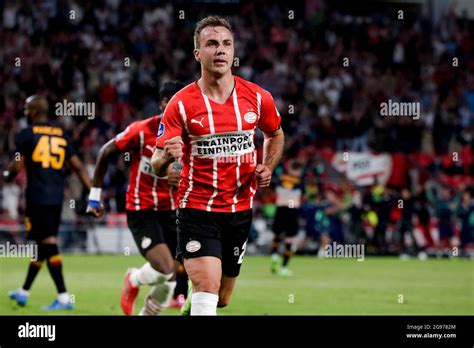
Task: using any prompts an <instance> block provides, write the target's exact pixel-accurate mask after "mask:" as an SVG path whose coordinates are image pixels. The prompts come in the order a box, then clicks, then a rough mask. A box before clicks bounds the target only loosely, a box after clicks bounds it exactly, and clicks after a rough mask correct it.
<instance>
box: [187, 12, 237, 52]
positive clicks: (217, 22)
mask: <svg viewBox="0 0 474 348" xmlns="http://www.w3.org/2000/svg"><path fill="white" fill-rule="evenodd" d="M206 27H224V28H226V29H227V30H229V31H230V32H231V34H232V35H234V33H233V32H232V26H231V25H230V23H229V21H228V20H227V19H225V18H222V17H219V16H216V15H213V16H207V17H205V18H203V19H201V20H200V21H199V22H197V24H196V29H195V30H194V48H198V47H199V35H200V34H201V31H202V30H203V29H204V28H206Z"/></svg>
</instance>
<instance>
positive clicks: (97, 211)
mask: <svg viewBox="0 0 474 348" xmlns="http://www.w3.org/2000/svg"><path fill="white" fill-rule="evenodd" d="M104 213H105V208H104V205H103V204H102V203H100V204H99V207H93V206H92V205H90V204H88V205H87V209H86V214H87V215H92V216H94V217H96V218H97V219H98V218H100V217H102V216H103V215H104Z"/></svg>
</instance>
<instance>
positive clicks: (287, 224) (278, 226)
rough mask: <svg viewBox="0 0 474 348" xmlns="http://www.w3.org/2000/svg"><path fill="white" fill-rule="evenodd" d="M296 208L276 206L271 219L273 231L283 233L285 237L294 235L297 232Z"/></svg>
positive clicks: (277, 233) (278, 233)
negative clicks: (273, 218)
mask: <svg viewBox="0 0 474 348" xmlns="http://www.w3.org/2000/svg"><path fill="white" fill-rule="evenodd" d="M298 216H299V215H298V209H294V208H289V207H278V208H277V211H276V213H275V220H274V221H273V233H275V234H276V235H281V234H284V235H285V236H286V237H294V236H296V235H297V234H298V230H299V224H298Z"/></svg>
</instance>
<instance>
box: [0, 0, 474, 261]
mask: <svg viewBox="0 0 474 348" xmlns="http://www.w3.org/2000/svg"><path fill="white" fill-rule="evenodd" d="M190 6H191V5H189V6H188V5H186V6H184V5H183V6H182V8H181V7H180V5H172V4H171V2H162V1H160V2H158V1H138V2H134V3H133V5H132V3H130V2H127V1H121V0H105V1H102V2H99V3H96V2H94V1H81V2H76V1H69V2H60V1H55V0H44V1H39V2H33V1H25V2H18V1H13V0H10V1H6V2H5V3H4V7H3V9H2V13H1V21H2V22H1V25H2V30H1V31H0V41H2V42H3V44H2V46H3V47H2V49H1V50H0V61H1V62H2V67H3V69H2V72H1V73H0V84H1V85H2V90H1V94H2V97H1V98H0V153H1V154H2V155H1V158H0V161H1V162H0V167H2V168H3V169H4V168H5V166H6V164H7V162H8V160H9V158H10V157H11V156H12V155H13V152H14V135H15V133H17V132H18V131H19V130H20V129H22V128H23V127H25V126H26V120H25V118H24V117H23V104H24V100H25V98H26V97H27V96H29V95H31V94H35V93H38V92H40V93H42V94H44V95H46V96H47V97H48V99H49V100H50V105H51V107H50V113H51V117H55V118H57V119H58V121H59V122H60V123H61V124H62V126H63V127H64V128H65V129H66V130H67V131H68V132H69V133H70V136H71V138H72V140H73V142H74V145H75V148H76V150H77V151H78V153H79V155H80V157H81V158H82V159H83V160H84V162H85V164H86V166H87V168H88V170H89V172H90V174H92V171H93V167H94V163H95V160H96V155H97V153H98V150H99V148H100V147H101V146H102V145H103V144H104V143H105V141H106V140H107V139H110V138H112V137H113V136H114V135H115V134H117V133H118V132H119V131H121V130H123V129H124V128H125V127H126V126H127V125H128V124H129V123H131V122H133V121H135V120H138V119H143V118H146V117H149V116H152V115H156V114H159V113H160V112H161V111H160V110H159V105H158V95H157V91H158V88H159V86H160V85H161V84H162V83H163V82H165V81H168V80H175V79H176V80H181V81H183V82H186V83H189V82H192V81H193V80H194V79H195V77H196V74H197V73H198V70H197V69H198V64H196V62H195V61H194V57H193V55H192V50H193V42H192V28H193V25H194V23H195V21H196V19H197V18H200V17H203V16H204V15H205V14H206V13H208V12H209V10H210V9H209V7H208V6H202V5H199V6H198V5H196V4H195V5H192V6H191V7H190ZM209 6H210V5H209ZM214 6H216V5H214ZM235 9H236V10H235V11H232V14H230V13H229V14H227V15H228V17H229V19H230V21H231V23H232V24H233V26H234V31H235V39H236V58H237V59H236V61H235V69H234V71H235V73H236V74H238V75H241V76H242V77H244V78H246V79H249V80H252V81H255V82H256V83H258V84H259V85H260V86H262V87H263V88H265V89H267V90H269V91H270V92H271V93H272V95H273V96H274V97H275V101H276V104H277V106H278V109H279V111H280V113H281V115H282V127H283V129H284V131H285V135H286V147H285V153H284V158H283V159H282V163H286V162H287V161H288V160H291V159H295V158H298V159H300V160H301V164H302V166H303V167H304V170H303V174H302V182H303V188H304V195H303V202H302V203H303V204H302V206H301V210H300V212H301V217H302V219H303V220H304V221H305V222H306V223H305V224H302V226H305V225H306V232H307V234H308V236H309V237H311V238H316V239H317V240H318V242H319V241H320V238H321V235H323V236H324V235H327V236H328V238H329V239H328V240H333V241H337V242H348V241H364V242H367V243H369V245H370V246H371V247H373V249H374V250H379V251H383V252H390V250H391V247H393V245H398V247H397V249H396V250H402V251H404V250H405V248H404V245H405V244H404V243H403V242H400V241H403V232H402V233H396V231H401V230H403V229H407V230H408V229H409V230H412V228H411V227H410V226H409V225H408V227H407V224H410V223H411V220H412V217H414V216H416V217H417V218H418V219H417V225H419V226H421V230H422V231H424V232H423V235H424V239H425V242H424V243H421V244H423V245H424V247H427V246H428V247H429V246H433V247H435V248H438V249H439V247H441V244H440V243H438V242H437V241H436V238H435V240H432V239H430V238H431V235H430V233H429V230H430V228H431V227H430V226H431V224H432V222H431V219H430V217H431V218H437V219H438V220H439V224H437V226H438V225H442V226H441V227H437V228H438V229H439V230H440V233H439V234H440V236H441V237H446V236H447V237H449V238H448V239H450V238H451V237H452V236H453V233H454V235H456V234H458V235H459V236H458V237H459V238H458V240H460V242H461V245H462V246H463V247H464V246H467V245H468V244H469V243H470V242H471V243H472V242H473V241H474V212H473V209H474V203H473V196H472V190H470V189H469V185H471V184H473V183H474V182H473V173H474V160H473V154H472V149H473V142H474V137H473V134H474V122H473V120H474V74H473V72H474V58H473V57H474V55H473V54H472V53H473V50H474V27H473V24H472V23H471V22H469V21H468V20H467V19H463V18H456V17H455V16H454V15H453V14H451V13H448V14H446V15H445V16H443V17H442V18H441V19H440V21H439V22H438V23H435V24H433V23H432V22H430V21H429V20H428V19H424V18H422V17H421V16H418V15H410V14H409V13H406V17H405V18H404V20H400V19H399V18H397V16H396V15H395V14H393V13H379V14H378V15H371V16H365V15H363V14H361V15H360V16H354V15H347V14H344V12H343V11H336V10H334V9H333V8H332V7H331V5H330V4H329V3H323V2H319V1H312V0H307V1H305V2H301V3H297V4H295V7H294V9H293V10H294V13H292V12H289V10H288V8H287V7H286V6H283V5H277V4H268V3H266V2H259V1H257V2H250V1H249V2H243V3H242V4H241V5H240V6H238V7H237V6H236V7H235ZM224 15H226V13H224ZM388 99H391V100H394V101H399V102H420V106H421V117H420V118H419V119H417V120H416V119H412V118H410V117H381V116H380V104H381V103H382V102H386V101H387V100H388ZM63 100H67V101H72V102H91V103H95V104H94V105H95V115H94V117H86V116H84V115H83V116H78V117H58V116H57V115H55V108H54V105H55V104H56V103H57V102H61V103H62V102H63ZM259 137H260V139H261V135H259ZM324 151H332V152H334V151H349V152H373V153H392V154H402V155H403V156H405V158H407V160H408V161H409V162H410V163H411V166H410V168H411V169H412V170H414V171H415V172H417V173H418V175H416V176H415V177H416V178H417V179H416V180H414V179H413V178H412V179H411V180H405V182H404V184H403V185H402V186H398V187H384V186H383V185H381V184H379V183H377V182H376V181H375V182H374V183H373V184H372V185H370V186H366V187H364V188H355V186H354V185H353V184H352V183H350V182H349V181H348V180H345V179H344V178H340V180H338V182H337V183H335V182H334V178H333V177H330V176H328V175H326V170H327V168H328V167H329V164H328V162H327V161H325V160H324V159H323V157H322V156H319V154H320V153H321V152H324ZM453 153H456V154H459V158H460V159H459V160H458V159H456V160H453ZM112 167H113V168H112V170H110V171H109V173H108V175H107V177H106V181H105V187H106V190H105V191H106V195H105V203H106V208H107V210H108V211H112V212H122V211H124V209H125V191H126V186H127V161H126V158H124V157H118V158H117V159H116V160H115V161H114V163H113V166H112ZM282 167H283V165H282ZM281 171H282V168H279V170H278V171H277V173H276V174H275V184H277V183H278V173H279V172H281ZM76 180H77V179H76V178H75V177H74V176H70V178H69V184H68V189H67V191H66V192H65V194H66V197H68V198H72V199H75V200H76V201H77V202H78V205H77V207H76V210H75V211H78V212H79V211H83V210H84V206H81V204H84V202H85V193H84V192H82V191H81V190H78V187H80V185H78V184H77V183H76ZM24 181H25V178H24V176H23V177H22V176H20V177H19V178H18V179H17V182H16V184H15V185H13V186H7V185H3V189H2V191H1V192H2V194H1V200H2V211H3V215H2V216H3V217H4V218H10V219H17V218H18V216H19V215H18V214H21V213H22V200H21V196H20V189H19V187H23V186H24ZM447 185H450V186H451V188H452V189H453V190H452V192H451V190H449V189H448V188H447ZM433 187H437V188H438V189H437V190H433ZM456 192H458V193H456ZM400 197H403V198H402V199H403V200H404V201H405V203H406V202H410V203H406V205H405V207H404V209H403V210H399V211H398V212H397V209H395V208H396V207H397V202H398V199H400ZM65 202H69V199H66V200H65ZM79 202H83V203H79ZM272 205H274V194H273V191H272V190H266V191H262V192H259V194H258V199H257V207H256V209H257V211H258V213H260V215H262V216H264V217H265V218H268V219H269V220H271V218H272V209H271V207H272ZM18 206H19V207H20V209H18ZM407 206H408V208H407ZM328 207H333V208H334V209H328ZM318 211H321V213H320V214H317V212H318ZM64 214H65V216H63V220H64V221H70V222H72V221H75V220H76V219H78V216H76V214H75V213H74V211H71V209H64ZM316 216H317V218H316ZM443 224H444V225H443ZM457 225H459V226H460V227H459V228H457ZM443 226H445V227H443ZM447 226H451V227H447ZM451 229H453V230H454V232H453V233H452V231H451ZM392 231H393V235H394V236H395V235H396V236H398V237H397V238H398V239H397V238H395V237H394V238H388V237H390V236H391V234H392ZM400 236H401V237H400ZM447 243H449V241H448V242H447ZM444 247H449V244H446V245H444Z"/></svg>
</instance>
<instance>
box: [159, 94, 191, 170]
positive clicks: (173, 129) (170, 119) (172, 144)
mask: <svg viewBox="0 0 474 348" xmlns="http://www.w3.org/2000/svg"><path fill="white" fill-rule="evenodd" d="M183 128H184V124H183V119H182V118H181V115H180V112H179V110H178V105H177V100H176V98H175V97H173V98H171V100H170V102H169V103H168V105H167V106H166V109H165V111H164V113H163V118H162V119H161V122H160V125H159V127H158V134H157V136H156V144H155V151H154V152H153V156H152V158H151V167H152V168H153V171H154V172H155V174H156V175H158V176H160V177H163V176H166V175H167V172H168V168H169V165H170V164H171V163H173V162H175V161H179V159H180V158H181V157H182V156H183V140H182V139H181V135H182V134H183Z"/></svg>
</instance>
